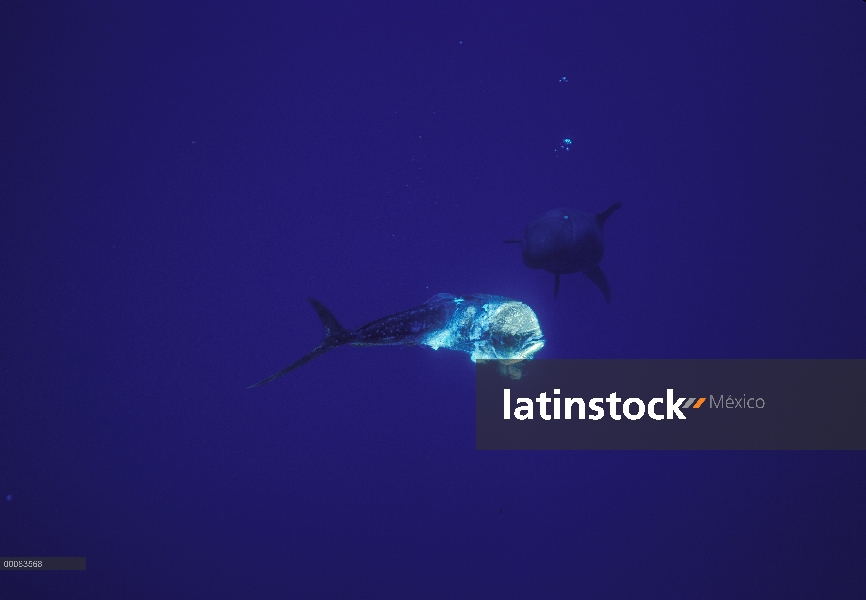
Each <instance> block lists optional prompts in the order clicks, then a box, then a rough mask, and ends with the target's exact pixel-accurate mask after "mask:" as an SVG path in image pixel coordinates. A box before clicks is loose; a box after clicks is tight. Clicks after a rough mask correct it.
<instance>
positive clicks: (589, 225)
mask: <svg viewBox="0 0 866 600" xmlns="http://www.w3.org/2000/svg"><path fill="white" fill-rule="evenodd" d="M620 206H622V203H620V202H617V203H616V204H614V205H612V206H611V207H610V208H608V209H607V210H606V211H604V212H601V213H598V214H597V215H591V214H589V213H585V212H583V211H580V210H573V209H570V208H557V209H555V210H551V211H549V212H546V213H544V214H543V215H541V216H540V217H537V218H536V219H533V220H532V221H530V222H529V225H527V226H526V231H525V233H524V234H523V238H522V239H519V240H505V243H506V244H520V246H521V248H522V249H523V263H524V264H525V265H526V266H527V267H529V268H530V269H544V270H545V271H549V272H550V273H553V276H554V280H553V281H554V284H553V297H554V298H556V296H557V294H559V276H560V275H564V274H566V273H584V274H585V275H586V276H587V277H589V280H590V281H592V282H593V283H594V284H595V285H597V286H598V289H600V290H601V293H602V294H604V299H605V300H607V302H608V303H610V286H609V285H608V284H607V278H606V277H605V276H604V273H603V272H602V270H601V268H600V267H599V266H598V263H599V261H600V260H601V257H602V255H603V254H604V237H603V236H602V229H603V228H604V222H605V221H607V218H608V217H609V216H610V215H611V214H612V213H613V212H614V211H615V210H617V209H618V208H619V207H620Z"/></svg>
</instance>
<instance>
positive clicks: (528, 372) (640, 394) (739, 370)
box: [476, 360, 866, 450]
mask: <svg viewBox="0 0 866 600" xmlns="http://www.w3.org/2000/svg"><path fill="white" fill-rule="evenodd" d="M521 372H522V376H520V377H519V378H518V379H513V378H512V377H517V376H519V375H520V374H521ZM476 447H477V448H478V449H479V450H866V360H532V361H528V362H525V363H522V364H520V365H508V364H503V363H500V362H498V361H480V360H479V361H478V363H477V367H476Z"/></svg>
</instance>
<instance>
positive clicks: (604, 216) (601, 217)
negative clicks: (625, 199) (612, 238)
mask: <svg viewBox="0 0 866 600" xmlns="http://www.w3.org/2000/svg"><path fill="white" fill-rule="evenodd" d="M620 206H622V202H617V203H616V204H612V205H611V206H610V207H609V208H608V209H607V210H606V211H604V212H600V213H598V214H597V215H595V222H596V223H598V228H599V229H602V228H604V222H605V221H607V218H608V217H609V216H611V215H612V214H613V213H614V211H616V210H617V209H618V208H619V207H620Z"/></svg>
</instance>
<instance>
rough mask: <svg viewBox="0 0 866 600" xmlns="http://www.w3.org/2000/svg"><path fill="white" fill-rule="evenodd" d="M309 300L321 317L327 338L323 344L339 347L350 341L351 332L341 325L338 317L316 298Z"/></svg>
mask: <svg viewBox="0 0 866 600" xmlns="http://www.w3.org/2000/svg"><path fill="white" fill-rule="evenodd" d="M307 300H308V301H309V303H310V304H312V305H313V308H315V309H316V314H318V315H319V318H320V319H321V320H322V326H323V327H324V328H325V338H324V339H323V340H322V344H323V345H325V344H331V345H332V346H339V345H341V344H345V343H347V342H348V341H349V339H348V338H349V332H348V331H346V329H345V328H344V327H343V326H342V325H340V323H339V322H338V321H337V317H335V316H334V315H333V314H332V313H331V311H329V310H328V309H327V308H325V305H324V304H322V303H321V302H319V301H318V300H316V299H315V298H307Z"/></svg>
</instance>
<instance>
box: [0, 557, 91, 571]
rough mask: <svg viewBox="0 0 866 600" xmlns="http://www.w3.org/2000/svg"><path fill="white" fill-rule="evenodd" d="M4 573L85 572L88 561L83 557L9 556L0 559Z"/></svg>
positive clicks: (0, 566)
mask: <svg viewBox="0 0 866 600" xmlns="http://www.w3.org/2000/svg"><path fill="white" fill-rule="evenodd" d="M0 569H2V570H4V571H85V570H87V559H86V558H85V557H83V556H48V557H46V556H27V557H21V556H7V557H5V558H2V557H0Z"/></svg>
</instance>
